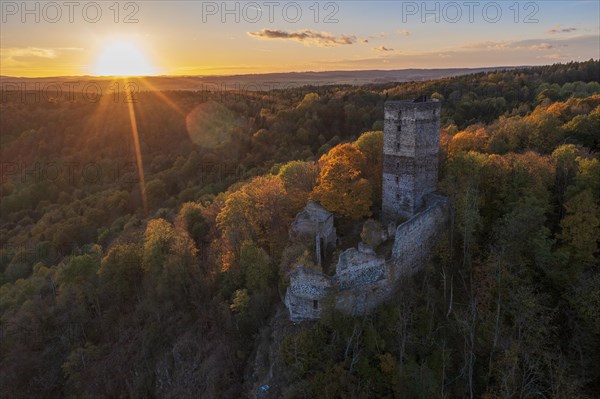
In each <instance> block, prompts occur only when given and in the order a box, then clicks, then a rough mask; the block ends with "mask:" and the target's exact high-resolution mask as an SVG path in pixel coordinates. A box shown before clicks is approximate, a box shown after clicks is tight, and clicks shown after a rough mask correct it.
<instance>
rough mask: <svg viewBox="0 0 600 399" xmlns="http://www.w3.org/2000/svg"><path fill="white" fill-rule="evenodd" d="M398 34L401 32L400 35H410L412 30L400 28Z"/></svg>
mask: <svg viewBox="0 0 600 399" xmlns="http://www.w3.org/2000/svg"><path fill="white" fill-rule="evenodd" d="M398 34H399V35H400V36H410V35H412V32H410V31H407V30H405V29H400V30H399V31H398Z"/></svg>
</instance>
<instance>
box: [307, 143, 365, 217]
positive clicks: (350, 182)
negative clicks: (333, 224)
mask: <svg viewBox="0 0 600 399" xmlns="http://www.w3.org/2000/svg"><path fill="white" fill-rule="evenodd" d="M365 164H366V158H365V156H364V155H363V153H362V152H361V151H360V150H359V149H358V148H356V147H354V146H352V145H351V144H340V145H338V146H336V147H334V148H332V149H331V150H330V151H329V152H328V153H327V154H325V155H323V156H322V157H321V159H320V160H319V166H320V169H321V171H320V173H319V177H318V179H317V185H316V187H315V188H314V189H313V192H312V193H311V198H312V199H314V200H317V201H319V202H320V203H321V205H323V206H324V207H325V208H327V209H328V210H330V211H332V212H335V213H337V214H339V215H341V216H343V217H348V218H350V219H354V220H356V219H360V218H362V217H366V216H370V215H371V210H370V208H371V203H372V200H371V184H370V183H369V181H368V180H367V179H366V178H365V177H364V176H363V173H362V171H363V170H364V168H365Z"/></svg>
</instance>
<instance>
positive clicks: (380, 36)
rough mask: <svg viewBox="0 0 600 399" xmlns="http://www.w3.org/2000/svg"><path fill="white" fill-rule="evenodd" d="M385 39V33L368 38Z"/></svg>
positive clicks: (386, 35)
mask: <svg viewBox="0 0 600 399" xmlns="http://www.w3.org/2000/svg"><path fill="white" fill-rule="evenodd" d="M386 37H388V34H387V33H385V32H379V33H378V34H376V35H371V36H369V39H385V38H386Z"/></svg>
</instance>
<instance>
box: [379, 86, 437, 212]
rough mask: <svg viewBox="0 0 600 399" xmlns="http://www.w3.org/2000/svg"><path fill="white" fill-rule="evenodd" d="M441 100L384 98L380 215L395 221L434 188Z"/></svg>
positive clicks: (420, 202)
mask: <svg viewBox="0 0 600 399" xmlns="http://www.w3.org/2000/svg"><path fill="white" fill-rule="evenodd" d="M440 109H441V103H440V102H438V101H436V100H433V101H432V100H428V99H427V98H426V97H420V98H418V99H416V100H414V101H386V102H385V106H384V113H385V122H384V131H383V195H382V202H383V203H382V218H383V220H384V221H385V222H392V221H393V222H395V221H397V220H398V219H399V218H405V219H408V218H410V217H411V216H413V215H414V214H415V213H416V212H418V211H419V209H420V208H421V206H422V205H423V197H424V196H425V195H427V194H429V193H431V192H433V191H435V189H436V182H437V174H438V152H439V145H440Z"/></svg>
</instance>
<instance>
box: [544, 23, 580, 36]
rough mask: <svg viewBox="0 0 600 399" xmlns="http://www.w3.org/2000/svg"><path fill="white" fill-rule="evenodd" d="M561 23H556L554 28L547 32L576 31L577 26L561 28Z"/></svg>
mask: <svg viewBox="0 0 600 399" xmlns="http://www.w3.org/2000/svg"><path fill="white" fill-rule="evenodd" d="M560 26H561V25H560V24H556V25H554V26H553V27H552V28H550V29H548V30H547V31H546V33H550V34H555V33H571V32H575V31H576V30H577V28H561V27H560Z"/></svg>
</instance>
